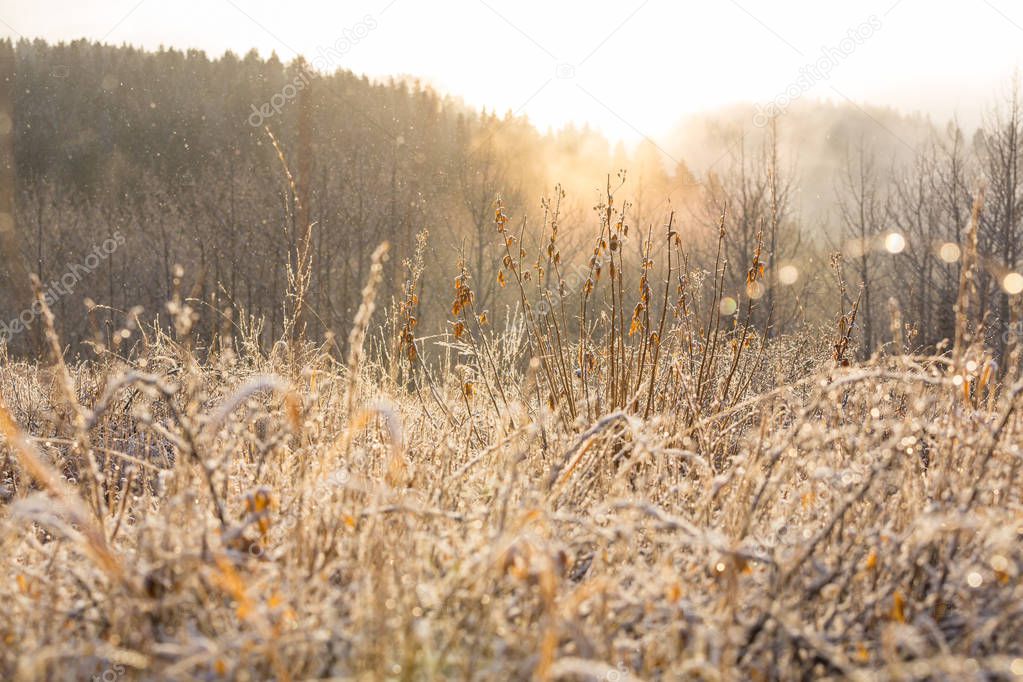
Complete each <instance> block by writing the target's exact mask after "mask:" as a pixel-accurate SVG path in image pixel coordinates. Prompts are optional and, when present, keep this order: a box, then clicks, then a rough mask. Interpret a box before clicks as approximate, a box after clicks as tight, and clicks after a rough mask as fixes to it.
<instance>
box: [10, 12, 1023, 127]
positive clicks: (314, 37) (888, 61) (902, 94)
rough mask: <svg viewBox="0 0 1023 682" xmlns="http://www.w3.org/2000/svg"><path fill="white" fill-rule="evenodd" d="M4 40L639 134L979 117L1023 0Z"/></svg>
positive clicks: (161, 22)
mask: <svg viewBox="0 0 1023 682" xmlns="http://www.w3.org/2000/svg"><path fill="white" fill-rule="evenodd" d="M850 31H852V33H850ZM0 35H5V36H12V37H18V36H24V37H29V38H31V37H44V38H47V39H49V40H51V41H54V40H69V39H74V38H80V37H88V38H91V39H96V40H103V41H106V42H110V43H131V44H134V45H141V46H145V47H148V48H155V47H158V46H159V45H161V44H163V45H173V46H177V47H199V48H202V49H205V50H206V51H207V52H210V53H212V54H214V55H219V54H221V53H222V52H223V51H224V50H226V49H231V50H234V51H235V52H238V53H245V52H246V51H248V50H249V49H250V48H252V47H256V48H257V49H259V50H260V52H262V53H264V54H268V53H269V52H270V51H271V50H275V51H276V52H277V53H278V55H280V56H281V58H282V59H284V60H289V59H291V58H292V57H294V56H295V53H296V51H297V52H300V53H303V54H305V55H306V56H307V57H308V58H309V59H311V60H312V59H315V58H316V57H317V55H319V56H320V62H319V63H321V64H328V65H329V66H330V67H331V68H332V69H333V68H334V67H336V66H340V67H344V68H349V69H352V70H354V71H356V72H359V73H368V74H370V75H373V76H380V75H388V74H404V75H414V76H418V77H420V78H421V79H422V80H423V81H424V82H427V83H430V84H432V85H434V86H435V87H437V88H439V89H441V90H443V91H446V92H450V93H453V94H456V95H460V96H462V97H464V98H465V100H466V101H467V102H469V103H470V104H474V105H477V106H487V107H489V108H497V109H498V110H499V111H501V112H503V111H505V110H507V109H511V110H513V111H516V112H518V113H523V114H526V115H528V116H529V117H530V119H531V120H532V121H533V122H534V123H536V124H537V125H539V126H541V127H546V126H548V125H550V126H555V127H556V126H559V125H561V124H562V123H564V122H566V121H569V120H575V121H588V122H590V123H592V124H594V125H596V126H598V127H600V128H601V129H603V130H604V131H605V132H606V133H607V134H608V135H610V136H612V137H620V138H624V139H626V140H627V141H635V140H637V139H639V138H640V137H641V136H650V137H651V138H653V139H654V140H656V139H657V138H658V136H661V135H664V134H665V133H666V131H668V130H669V129H670V128H671V126H672V124H673V123H674V122H676V121H677V120H678V119H679V118H680V117H681V116H682V115H683V114H685V113H689V112H697V111H704V110H708V109H713V108H716V107H720V106H724V105H728V104H731V103H735V102H741V101H759V102H770V101H776V102H778V103H779V105H780V106H784V105H785V102H786V99H785V98H783V99H781V100H778V99H777V98H778V96H779V95H784V94H785V93H786V92H788V93H789V94H788V95H786V97H789V96H791V97H794V98H807V99H814V98H816V99H831V100H835V101H843V100H845V99H846V98H848V99H851V100H854V101H856V102H864V101H867V102H871V103H874V104H887V105H893V106H897V107H899V108H901V109H904V110H907V111H911V110H917V109H920V110H925V111H929V112H932V113H933V114H935V115H936V116H937V117H939V118H941V119H944V118H945V117H947V116H949V115H951V114H952V113H957V114H959V115H960V116H961V117H963V118H964V119H965V120H967V121H972V120H975V119H976V117H977V116H978V114H979V112H980V111H981V110H983V109H985V108H986V107H988V106H989V105H990V103H991V102H992V101H993V99H994V97H995V96H996V94H997V93H998V92H999V91H1001V92H1004V91H1005V89H1006V88H1007V84H1008V81H1009V78H1010V76H1011V74H1012V72H1013V69H1014V68H1015V67H1016V66H1017V65H1019V64H1020V63H1021V62H1023V59H1021V57H1023V3H1021V2H1020V1H1019V0H961V1H955V0H898V1H896V0H862V1H860V2H836V1H834V0H831V1H830V2H829V1H827V0H825V1H822V0H814V1H812V2H811V1H810V0H772V1H769V0H738V1H737V2H736V1H733V0H715V1H713V2H692V1H688V0H686V1H681V2H680V1H672V0H620V1H619V2H613V3H612V2H576V1H570V2H555V1H549V2H541V1H539V0H451V1H449V2H436V3H427V2H422V1H421V0H420V1H417V0H371V1H362V0H356V1H352V2H341V1H326V0H290V1H289V2H283V1H281V0H173V1H170V0H142V1H141V2H140V1H139V0H108V1H106V2H99V1H94V0H0Z"/></svg>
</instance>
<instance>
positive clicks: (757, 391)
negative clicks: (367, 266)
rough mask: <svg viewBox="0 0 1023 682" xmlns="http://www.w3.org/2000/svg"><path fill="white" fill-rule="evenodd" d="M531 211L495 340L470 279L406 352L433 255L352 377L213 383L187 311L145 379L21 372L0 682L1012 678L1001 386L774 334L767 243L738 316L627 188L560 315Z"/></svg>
mask: <svg viewBox="0 0 1023 682" xmlns="http://www.w3.org/2000/svg"><path fill="white" fill-rule="evenodd" d="M547 208H548V210H549V213H548V215H547V219H546V220H545V223H544V226H543V232H542V234H541V236H540V239H539V241H538V244H539V245H540V246H539V249H538V253H539V254H540V255H539V256H538V257H536V259H535V262H532V261H529V260H528V259H527V257H526V255H525V248H524V247H522V245H521V239H522V235H521V233H518V234H513V230H512V229H511V223H510V221H509V219H508V217H507V216H505V215H504V213H503V209H501V208H500V207H498V210H497V213H496V216H495V218H496V220H495V223H496V232H497V233H498V235H499V238H500V239H501V241H502V242H503V244H504V247H503V248H505V249H506V251H505V252H504V254H503V255H504V270H503V273H502V281H503V282H504V283H505V285H506V287H509V288H510V290H511V291H514V292H515V294H516V296H519V297H520V305H519V308H518V310H519V313H517V314H516V315H515V316H514V318H513V319H511V320H509V321H508V322H507V324H508V326H507V329H505V328H502V329H501V330H500V331H498V330H494V329H493V327H492V325H493V324H494V322H493V321H492V320H485V319H483V318H484V317H485V314H484V311H479V310H475V309H474V295H473V291H472V277H471V274H470V273H468V272H466V271H464V270H463V272H462V273H461V274H460V275H459V277H458V279H457V280H456V283H455V289H454V293H453V297H454V299H455V300H454V305H453V309H452V334H451V336H450V337H449V339H448V343H446V344H440V343H437V342H435V343H426V342H424V341H423V340H420V339H417V338H416V334H415V328H416V320H415V310H416V303H417V291H416V288H417V286H418V281H419V274H420V272H421V271H422V262H421V261H413V262H410V263H407V264H406V265H407V268H408V271H409V281H408V284H407V285H406V291H405V293H406V295H405V299H404V301H403V302H401V303H400V304H399V305H398V306H397V307H396V308H395V309H394V310H392V311H390V312H389V313H388V314H387V315H382V314H381V313H380V312H377V313H376V316H375V317H373V312H374V311H373V308H374V302H375V281H376V279H377V278H378V277H379V274H378V273H379V271H380V269H379V261H380V259H382V258H383V251H380V252H378V254H377V257H376V258H377V264H376V266H375V268H374V275H373V278H372V279H371V281H370V283H369V284H368V286H367V288H366V290H365V292H364V295H363V307H362V309H361V310H360V312H359V314H358V316H357V318H356V322H355V327H354V330H353V332H352V334H351V335H350V337H349V342H350V347H351V350H350V351H349V352H348V355H347V361H346V362H345V363H339V362H337V361H335V360H334V359H332V356H331V355H330V354H329V353H328V351H329V349H328V348H314V347H310V346H308V345H304V344H302V343H301V342H300V341H294V340H288V341H287V342H282V343H280V344H278V346H277V347H275V349H274V350H273V352H271V353H269V354H266V353H262V352H260V351H258V350H257V349H256V348H255V347H254V345H253V344H251V343H248V342H247V341H246V339H245V338H244V337H235V338H228V336H227V335H225V338H224V339H222V342H221V343H219V344H217V345H216V346H215V348H214V349H213V351H211V352H210V353H209V354H208V356H205V357H204V359H203V360H202V361H201V362H200V361H199V359H198V358H197V355H196V354H195V353H193V352H192V351H191V350H190V349H189V346H188V343H187V339H188V338H189V337H188V331H189V329H188V326H189V319H190V318H189V315H190V312H189V310H188V307H187V305H186V304H185V303H183V302H181V301H180V300H176V301H174V302H172V304H171V312H172V313H173V314H174V315H175V316H176V319H177V326H176V330H177V332H178V333H177V334H176V335H167V334H163V333H159V332H155V331H152V330H149V329H140V330H137V332H136V333H138V334H141V335H142V342H141V343H140V344H139V345H138V347H137V349H136V350H135V352H134V353H132V354H131V355H130V356H129V357H130V359H124V358H122V357H120V356H119V355H118V354H117V349H99V359H98V360H96V361H93V362H90V363H89V364H83V365H81V366H75V367H66V366H65V365H64V364H63V363H62V362H57V363H56V364H55V365H52V366H46V367H43V366H40V365H36V364H23V363H16V362H13V361H7V362H4V363H3V365H2V366H0V393H2V395H3V400H4V403H5V405H6V406H5V407H3V409H0V427H2V430H3V433H4V435H5V439H6V443H5V445H4V447H3V450H2V457H0V472H2V479H0V485H2V486H3V491H2V502H0V600H2V603H3V605H4V607H3V610H4V617H3V618H2V619H0V641H2V642H3V647H0V678H3V679H39V678H47V679H82V678H88V677H89V676H96V677H97V678H101V679H115V678H121V677H123V678H125V679H136V678H139V679H239V680H243V679H267V678H278V679H306V678H328V677H335V678H343V679H352V678H354V679H408V680H433V679H530V678H536V679H543V680H548V679H576V680H608V681H612V680H632V679H636V680H638V679H665V680H670V679H708V680H710V679H801V678H809V677H832V678H846V677H848V678H854V679H934V678H942V677H944V678H945V679H969V678H976V679H992V678H994V679H1004V678H1009V677H1011V676H1012V675H1013V674H1016V675H1020V674H1023V599H1021V596H1023V595H1021V588H1020V580H1019V573H1020V570H1021V566H1023V563H1021V562H1023V545H1021V542H1020V540H1021V534H1023V516H1021V506H1020V480H1019V475H1018V473H1019V472H1018V470H1019V466H1020V461H1021V460H1020V449H1019V443H1020V442H1021V440H1023V426H1021V424H1020V420H1019V417H1018V415H1017V405H1018V403H1019V393H1020V392H1021V385H1020V384H1012V383H1011V381H1010V380H1006V379H1001V378H1000V377H999V376H998V375H997V373H996V372H995V371H994V366H993V364H992V363H990V362H989V361H988V360H987V359H986V356H985V354H984V352H983V349H981V348H978V347H975V346H969V345H968V343H967V342H968V334H966V333H965V332H964V338H963V339H960V343H959V346H957V347H956V349H955V352H954V353H953V358H954V359H950V358H944V357H943V358H938V357H932V358H922V357H913V356H908V355H895V354H893V355H887V356H879V357H876V358H875V359H874V360H872V361H870V362H868V363H865V364H861V365H850V363H849V362H848V360H847V359H846V352H847V349H848V345H849V340H850V334H849V331H848V330H849V329H851V328H852V326H853V325H852V323H853V322H854V317H855V311H854V310H850V311H848V312H847V313H846V314H845V315H844V316H842V320H840V321H839V322H838V324H837V331H836V330H833V329H829V330H808V331H806V332H805V333H804V334H802V335H799V336H793V337H783V338H777V339H772V340H771V341H770V342H769V343H765V342H764V341H763V334H762V333H760V332H758V330H756V329H754V328H753V326H752V324H749V323H748V322H747V321H748V320H749V319H751V317H750V315H749V311H750V310H751V309H752V307H753V306H755V305H756V302H755V301H756V296H757V293H758V291H759V289H758V287H759V286H762V284H761V283H763V282H765V281H766V280H765V277H767V275H765V273H764V272H763V269H762V268H761V267H760V263H759V260H758V259H759V256H758V257H757V259H755V260H754V262H753V263H752V264H751V267H750V274H749V278H748V293H749V294H750V295H751V296H750V298H749V299H748V300H747V299H745V298H744V299H743V300H740V301H736V302H735V304H736V305H735V306H734V307H735V309H736V312H735V314H734V315H724V314H722V313H721V311H722V309H723V303H726V305H724V309H725V311H726V312H730V311H731V309H732V307H733V306H732V305H731V303H727V302H724V299H725V292H723V291H722V290H721V285H720V284H719V283H718V282H719V278H720V276H721V275H720V273H721V272H722V270H723V264H722V263H721V261H720V259H719V261H718V262H717V263H716V264H715V266H714V270H713V271H712V272H710V273H708V274H707V275H706V277H705V278H703V281H700V279H701V278H700V277H698V276H696V274H695V273H694V270H695V269H694V268H691V267H690V265H689V261H688V257H687V255H686V253H685V252H684V250H683V248H682V244H681V242H680V241H679V240H678V239H677V235H676V234H675V232H674V231H673V230H672V228H671V226H670V225H669V227H668V229H667V230H666V231H665V233H664V234H663V235H659V236H658V235H653V236H650V235H648V236H644V237H642V238H641V239H639V240H638V241H636V243H635V244H634V246H633V251H634V253H633V254H632V255H631V256H626V255H625V253H626V249H625V247H624V245H625V244H626V243H628V242H627V235H626V234H625V232H626V228H625V227H624V225H623V223H624V222H625V221H624V216H623V214H622V213H619V210H618V209H617V208H616V206H615V202H614V200H613V193H612V192H611V191H610V190H609V192H608V198H607V201H606V202H605V204H603V205H602V206H601V207H598V211H599V213H600V214H601V216H602V217H601V220H600V235H599V236H598V237H595V238H594V252H593V254H592V255H593V256H594V260H592V261H591V262H590V264H589V270H590V274H589V278H588V279H587V280H586V281H585V282H584V283H582V285H581V290H580V291H577V292H566V293H565V298H562V294H561V292H560V291H559V289H560V288H562V287H563V285H564V282H563V281H561V275H560V273H559V264H560V259H561V256H560V253H559V252H558V240H557V227H556V226H557V207H556V204H548V205H547ZM624 210H625V209H624V206H623V208H622V211H624ZM721 238H722V239H725V238H727V237H726V236H725V230H724V229H723V230H722V237H721ZM424 239H425V238H424ZM633 239H634V241H635V240H636V238H635V237H634V238H633ZM658 240H662V241H660V242H659V243H656V244H655V242H657V241H658ZM654 253H657V254H660V256H659V257H658V258H654V257H653V256H652V254H654ZM655 261H656V262H655ZM626 272H629V273H631V274H630V275H625V274H624V273H626ZM303 276H304V275H303V273H302V271H301V270H300V271H299V272H297V273H295V281H296V282H299V283H301V282H303V281H304V280H303ZM648 277H649V280H648V279H647V278H648ZM665 281H667V283H668V284H667V286H665V284H664V282H665ZM296 289H297V290H299V291H300V290H301V287H299V286H296ZM968 295H969V292H968V291H966V290H965V288H964V296H968ZM300 298H301V297H300V295H299V302H297V303H296V302H292V311H293V312H294V310H295V309H297V308H299V303H300ZM296 317H297V316H296ZM385 318H386V320H385V324H383V326H381V322H380V320H382V319H385ZM374 320H376V321H375V322H374ZM966 323H967V322H966V320H963V321H962V324H963V325H965V324H966ZM378 328H379V330H380V331H381V333H380V334H377V333H376V332H377V330H378ZM232 333H233V332H232ZM367 337H369V338H384V339H391V341H386V342H384V343H380V344H378V345H376V346H374V347H368V348H365V349H363V347H364V346H365V345H367V344H366V338H367ZM51 342H52V344H53V347H54V348H59V345H57V341H56V339H51ZM52 355H53V356H54V357H56V353H53V354H52Z"/></svg>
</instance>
